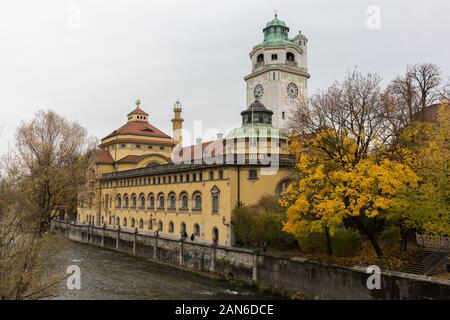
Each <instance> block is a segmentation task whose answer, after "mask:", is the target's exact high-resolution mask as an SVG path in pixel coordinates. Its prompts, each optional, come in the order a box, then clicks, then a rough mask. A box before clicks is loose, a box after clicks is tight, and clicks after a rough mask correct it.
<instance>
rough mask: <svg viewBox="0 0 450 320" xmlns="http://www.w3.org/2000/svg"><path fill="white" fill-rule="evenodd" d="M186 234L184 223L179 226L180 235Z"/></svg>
mask: <svg viewBox="0 0 450 320" xmlns="http://www.w3.org/2000/svg"><path fill="white" fill-rule="evenodd" d="M185 232H186V223H184V222H182V223H181V224H180V233H181V234H184V233H185Z"/></svg>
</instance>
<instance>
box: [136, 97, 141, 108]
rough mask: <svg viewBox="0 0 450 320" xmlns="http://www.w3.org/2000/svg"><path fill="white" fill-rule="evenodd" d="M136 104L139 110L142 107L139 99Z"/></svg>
mask: <svg viewBox="0 0 450 320" xmlns="http://www.w3.org/2000/svg"><path fill="white" fill-rule="evenodd" d="M135 104H136V107H138V108H139V106H140V105H141V100H139V99H137V100H136V102H135Z"/></svg>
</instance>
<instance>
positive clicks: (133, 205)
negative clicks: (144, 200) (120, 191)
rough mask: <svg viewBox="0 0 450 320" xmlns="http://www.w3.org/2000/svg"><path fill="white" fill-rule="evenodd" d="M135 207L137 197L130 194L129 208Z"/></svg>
mask: <svg viewBox="0 0 450 320" xmlns="http://www.w3.org/2000/svg"><path fill="white" fill-rule="evenodd" d="M136 206H137V197H136V195H135V194H132V195H131V207H132V208H136Z"/></svg>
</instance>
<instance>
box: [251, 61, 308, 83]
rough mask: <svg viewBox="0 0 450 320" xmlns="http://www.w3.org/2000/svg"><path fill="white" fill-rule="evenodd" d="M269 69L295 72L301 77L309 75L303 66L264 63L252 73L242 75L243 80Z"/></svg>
mask: <svg viewBox="0 0 450 320" xmlns="http://www.w3.org/2000/svg"><path fill="white" fill-rule="evenodd" d="M270 71H283V72H286V73H291V74H295V75H298V76H302V77H306V78H308V79H309V78H310V77H311V75H310V74H309V73H308V71H307V70H306V69H304V68H298V67H289V66H286V65H278V64H274V65H264V66H263V67H261V68H260V69H257V70H255V71H253V72H252V73H250V74H248V75H246V76H245V77H244V80H245V81H247V80H249V79H252V78H254V77H257V76H259V75H261V74H263V73H266V72H270Z"/></svg>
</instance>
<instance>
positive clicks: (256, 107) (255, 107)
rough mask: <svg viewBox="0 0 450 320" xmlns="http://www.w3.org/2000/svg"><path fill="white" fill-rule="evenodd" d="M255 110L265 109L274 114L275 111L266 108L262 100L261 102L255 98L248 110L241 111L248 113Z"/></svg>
mask: <svg viewBox="0 0 450 320" xmlns="http://www.w3.org/2000/svg"><path fill="white" fill-rule="evenodd" d="M252 111H253V112H255V111H265V112H269V113H270V114H273V112H272V111H271V110H269V109H267V108H266V106H265V105H263V104H262V103H261V102H259V100H255V101H254V102H253V103H252V104H251V105H249V106H248V108H247V110H244V111H242V112H241V114H243V113H247V112H252Z"/></svg>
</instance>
